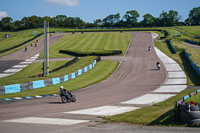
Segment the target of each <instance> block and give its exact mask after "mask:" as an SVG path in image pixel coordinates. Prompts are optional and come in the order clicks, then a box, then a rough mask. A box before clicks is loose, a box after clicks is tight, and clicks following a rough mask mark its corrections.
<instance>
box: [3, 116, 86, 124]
mask: <svg viewBox="0 0 200 133" xmlns="http://www.w3.org/2000/svg"><path fill="white" fill-rule="evenodd" d="M3 122H13V123H28V124H48V125H49V124H50V125H74V124H81V123H86V122H89V120H72V119H58V118H41V117H27V118H19V119H11V120H4V121H3Z"/></svg>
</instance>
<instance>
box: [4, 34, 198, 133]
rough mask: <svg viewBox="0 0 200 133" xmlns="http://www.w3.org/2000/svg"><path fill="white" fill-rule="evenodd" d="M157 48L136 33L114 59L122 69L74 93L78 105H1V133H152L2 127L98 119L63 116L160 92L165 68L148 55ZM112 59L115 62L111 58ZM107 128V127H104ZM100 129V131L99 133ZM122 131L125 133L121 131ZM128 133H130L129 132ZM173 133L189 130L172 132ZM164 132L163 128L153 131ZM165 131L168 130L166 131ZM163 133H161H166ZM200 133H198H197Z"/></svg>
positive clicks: (49, 101) (53, 101)
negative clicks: (23, 121) (19, 120)
mask: <svg viewBox="0 0 200 133" xmlns="http://www.w3.org/2000/svg"><path fill="white" fill-rule="evenodd" d="M149 45H150V46H151V47H153V41H152V36H151V33H144V32H134V33H133V37H132V40H131V42H130V46H129V49H128V51H127V53H126V55H125V56H123V57H121V58H120V57H114V59H115V60H120V65H119V67H118V69H117V70H116V71H115V72H114V73H113V74H112V75H111V76H110V77H109V78H108V79H106V80H105V81H103V82H101V83H99V84H96V85H92V86H89V87H87V88H83V89H81V90H78V91H75V92H73V93H74V94H75V95H76V97H77V102H75V103H67V104H61V101H60V97H59V96H54V97H46V98H42V99H31V100H22V101H20V102H17V101H16V102H11V103H2V104H0V129H1V130H0V132H1V131H5V132H14V131H15V132H23V131H26V132H29V133H33V132H63V133H64V132H71V133H73V132H74V133H75V132H96V131H97V132H116V131H118V132H126V131H127V132H132V131H134V130H135V131H138V132H144V133H145V132H148V131H151V130H148V128H146V127H145V131H144V130H142V128H140V127H139V128H138V127H136V128H135V129H134V126H128V128H124V126H123V125H122V127H120V126H118V125H110V126H109V125H101V126H99V127H98V126H97V128H96V127H95V126H94V127H93V126H92V127H91V128H89V127H90V126H89V125H84V124H83V125H75V126H73V127H66V126H65V127H64V126H62V127H61V126H52V125H35V124H28V125H27V124H19V123H2V122H1V121H2V120H8V119H15V118H25V117H35V116H36V117H46V118H48V117H49V118H70V119H77V118H78V119H97V120H98V118H95V116H93V117H94V118H90V117H91V116H82V115H71V114H62V113H61V112H67V111H74V110H80V109H87V108H92V107H98V106H103V105H116V104H119V103H120V102H123V101H126V100H130V99H133V98H136V97H139V96H142V95H144V94H147V93H151V92H152V91H153V90H155V89H157V88H158V87H159V86H160V85H162V84H163V82H164V81H165V79H166V70H165V68H164V67H163V64H161V70H157V69H156V65H155V63H156V62H157V61H159V59H158V57H157V55H156V53H155V51H154V49H152V50H151V52H148V51H147V48H148V46H149ZM108 59H112V57H109V58H108ZM104 126H105V127H104ZM95 128H96V129H95ZM121 129H122V130H121ZM125 129H127V130H125ZM168 130H169V131H170V132H174V131H180V132H184V131H185V130H179V129H175V130H172V131H171V130H170V129H168ZM155 131H157V132H160V131H161V128H158V129H155V130H152V132H155ZM163 131H164V130H163ZM163 131H161V132H163ZM193 132H196V130H193Z"/></svg>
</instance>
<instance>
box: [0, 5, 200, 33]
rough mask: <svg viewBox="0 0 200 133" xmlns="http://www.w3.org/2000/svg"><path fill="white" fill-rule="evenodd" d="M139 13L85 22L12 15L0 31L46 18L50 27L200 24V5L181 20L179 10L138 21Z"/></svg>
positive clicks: (62, 17) (37, 25)
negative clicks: (16, 18)
mask: <svg viewBox="0 0 200 133" xmlns="http://www.w3.org/2000/svg"><path fill="white" fill-rule="evenodd" d="M139 16H140V15H139V13H138V12H137V11H136V10H130V11H127V12H126V14H125V15H123V16H120V14H119V13H117V14H111V15H108V16H107V17H105V18H103V19H96V20H94V22H93V23H88V22H84V21H83V20H82V19H80V18H79V17H67V16H66V15H57V16H56V17H49V16H45V17H38V16H35V15H33V16H31V17H23V18H22V19H21V20H16V21H14V22H13V19H12V18H11V17H4V18H2V20H1V21H0V31H19V30H24V29H34V28H41V27H43V23H44V20H46V21H49V25H50V27H56V28H59V27H62V28H78V29H80V28H92V27H95V28H103V27H106V28H113V27H116V28H130V27H167V26H180V25H188V26H190V25H200V7H195V8H193V9H192V10H190V12H189V17H188V18H187V19H186V20H185V21H184V22H181V21H180V20H181V16H180V15H179V13H178V12H177V11H174V10H170V11H169V12H165V11H162V13H161V14H160V15H159V17H157V18H156V17H154V16H152V15H151V14H149V13H147V14H145V15H144V16H143V20H142V21H140V22H138V18H139Z"/></svg>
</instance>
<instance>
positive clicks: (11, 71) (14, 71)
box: [4, 69, 22, 73]
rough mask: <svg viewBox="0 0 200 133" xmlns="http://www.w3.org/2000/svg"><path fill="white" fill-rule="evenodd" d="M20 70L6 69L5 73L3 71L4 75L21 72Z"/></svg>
mask: <svg viewBox="0 0 200 133" xmlns="http://www.w3.org/2000/svg"><path fill="white" fill-rule="evenodd" d="M21 70H22V69H8V70H6V71H4V72H5V73H16V72H19V71H21Z"/></svg>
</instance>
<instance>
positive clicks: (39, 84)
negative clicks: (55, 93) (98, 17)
mask: <svg viewBox="0 0 200 133" xmlns="http://www.w3.org/2000/svg"><path fill="white" fill-rule="evenodd" d="M100 60H101V57H98V58H97V59H95V60H94V61H93V63H92V64H90V65H88V66H86V67H84V68H82V69H79V70H77V71H76V72H73V73H70V74H68V75H65V76H63V77H55V78H51V79H46V80H37V81H31V82H27V83H22V84H13V85H6V86H0V94H9V93H17V92H22V91H25V90H30V89H38V88H43V87H47V86H49V85H57V84H60V83H63V82H66V81H68V80H70V79H74V78H76V77H77V76H80V75H82V74H83V73H85V72H88V71H89V70H91V69H92V68H94V67H95V65H96V63H97V62H99V61H100Z"/></svg>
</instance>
